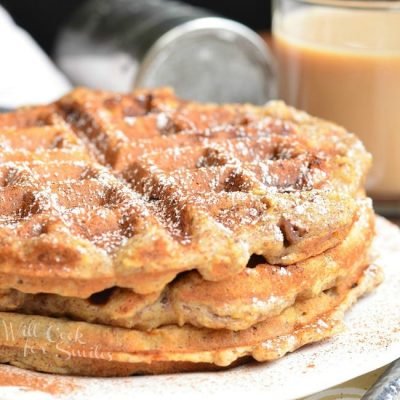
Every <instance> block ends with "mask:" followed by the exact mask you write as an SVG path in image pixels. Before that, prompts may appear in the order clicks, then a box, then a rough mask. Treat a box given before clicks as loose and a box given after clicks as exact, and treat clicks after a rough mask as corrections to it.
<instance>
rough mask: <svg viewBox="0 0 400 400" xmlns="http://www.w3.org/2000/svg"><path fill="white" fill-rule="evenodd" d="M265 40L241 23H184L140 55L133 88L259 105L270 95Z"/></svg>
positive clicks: (209, 20)
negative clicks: (166, 89)
mask: <svg viewBox="0 0 400 400" xmlns="http://www.w3.org/2000/svg"><path fill="white" fill-rule="evenodd" d="M274 82H275V80H274V67H273V60H272V57H271V54H270V51H269V49H268V47H267V44H266V43H265V42H264V41H263V40H262V39H261V38H260V37H259V36H258V35H257V34H256V33H255V32H253V31H252V30H250V29H249V28H247V27H245V26H244V25H242V24H240V23H238V22H234V21H231V20H228V19H224V18H219V17H205V18H198V19H195V20H191V21H188V22H185V23H183V24H181V25H178V26H176V27H175V28H173V29H171V30H169V31H168V32H167V33H165V34H164V35H162V36H161V37H160V38H159V39H158V40H157V41H156V42H155V43H154V44H153V45H152V46H151V48H150V49H149V51H148V52H147V54H146V55H145V57H144V59H143V62H142V63H141V66H140V69H139V71H138V73H137V75H136V79H135V82H134V86H135V87H157V86H172V87H173V88H174V89H175V91H176V93H177V94H178V95H179V96H181V97H183V98H191V99H195V100H197V101H212V102H251V103H255V104H262V103H264V102H266V101H267V100H270V99H271V98H273V97H274V95H275V83H274Z"/></svg>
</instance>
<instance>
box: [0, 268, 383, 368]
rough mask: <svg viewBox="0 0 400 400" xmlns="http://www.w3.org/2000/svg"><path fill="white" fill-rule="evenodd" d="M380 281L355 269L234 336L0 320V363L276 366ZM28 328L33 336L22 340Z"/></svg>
mask: <svg viewBox="0 0 400 400" xmlns="http://www.w3.org/2000/svg"><path fill="white" fill-rule="evenodd" d="M380 280H381V276H380V273H379V270H377V269H375V267H374V266H371V267H368V268H366V269H365V268H364V270H363V269H361V271H358V273H357V274H356V275H355V276H352V277H351V279H349V278H348V279H345V280H343V281H342V282H341V283H340V284H338V285H337V286H336V287H335V288H334V289H333V290H331V291H328V292H326V293H324V292H322V293H321V294H320V295H318V296H316V297H313V298H311V299H308V300H303V301H298V302H296V303H295V304H294V305H293V306H291V307H288V308H287V309H286V310H285V311H284V312H283V313H281V314H280V315H279V316H276V317H273V318H270V319H268V320H266V321H265V322H261V323H259V324H256V325H253V326H252V327H251V328H249V329H246V330H242V331H237V332H234V331H227V330H223V329H222V330H211V329H206V328H202V329H201V328H195V327H191V326H185V327H177V326H174V325H170V326H166V327H163V328H159V329H154V330H152V331H151V332H142V331H137V330H133V329H132V330H129V329H123V328H111V327H106V326H100V325H93V324H88V323H86V322H71V321H66V320H63V319H61V320H60V319H54V318H47V317H39V316H26V315H19V314H13V313H0V320H1V322H2V323H3V324H4V325H5V326H7V327H8V328H9V329H8V330H3V331H1V333H0V349H1V351H0V362H3V363H10V364H12V365H16V366H19V367H23V368H30V369H36V370H40V371H46V372H55V373H60V374H77V375H92V376H93V375H94V376H124V375H132V374H143V373H170V372H180V371H198V370H208V369H218V368H223V367H226V366H229V365H232V364H233V363H238V362H243V361H246V360H247V358H246V357H249V356H251V357H253V358H255V359H256V360H258V361H269V360H275V359H277V358H280V357H282V356H283V355H284V354H286V353H287V352H290V351H294V350H295V349H297V348H299V347H301V346H303V345H305V344H307V343H310V342H315V341H318V340H322V339H324V338H327V337H329V336H331V335H333V334H334V333H337V332H338V331H340V330H341V322H342V319H343V313H344V311H345V310H346V309H347V308H348V307H350V306H351V305H352V303H354V302H355V301H356V300H357V298H358V297H360V296H361V295H363V294H364V293H366V292H368V291H369V290H371V289H372V288H373V287H374V286H376V285H377V284H378V283H379V282H380ZM10 327H13V329H14V332H15V333H14V334H12V333H11V331H10ZM28 327H30V331H28V332H34V335H33V333H31V335H29V333H26V332H27V329H28ZM23 332H25V333H23Z"/></svg>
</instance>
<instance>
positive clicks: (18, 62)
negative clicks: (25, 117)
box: [0, 6, 71, 108]
mask: <svg viewBox="0 0 400 400" xmlns="http://www.w3.org/2000/svg"><path fill="white" fill-rule="evenodd" d="M0 54H1V58H0V107H4V108H15V107H18V106H22V105H31V104H42V103H49V102H51V101H53V100H55V99H57V98H58V97H60V96H62V95H63V94H65V93H66V92H68V91H69V90H70V88H71V86H70V84H69V82H68V81H67V79H66V78H65V77H64V76H63V75H62V74H61V73H60V72H59V71H58V70H57V69H56V67H55V66H54V64H53V63H52V62H51V60H50V59H49V58H48V57H47V55H46V54H45V53H44V52H43V50H42V49H41V48H40V47H39V46H38V45H37V44H36V43H35V42H34V40H33V39H32V37H31V36H29V35H28V34H27V33H26V32H25V31H24V30H22V29H21V28H19V27H18V26H16V25H15V24H14V22H13V21H12V19H11V18H10V16H9V15H8V14H7V12H6V11H5V10H4V9H3V8H2V7H1V6H0Z"/></svg>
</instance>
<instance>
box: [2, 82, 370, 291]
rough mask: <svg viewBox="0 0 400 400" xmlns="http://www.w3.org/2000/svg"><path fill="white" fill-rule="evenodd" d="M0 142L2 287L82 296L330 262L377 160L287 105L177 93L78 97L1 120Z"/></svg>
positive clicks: (336, 131) (79, 92) (340, 132)
mask: <svg viewBox="0 0 400 400" xmlns="http://www.w3.org/2000/svg"><path fill="white" fill-rule="evenodd" d="M0 138H1V147H2V151H1V153H0V161H1V164H0V165H1V178H0V182H1V184H2V187H1V189H0V190H1V192H2V196H1V197H0V216H1V228H0V287H2V288H14V289H18V290H21V291H23V292H26V293H39V292H46V293H55V294H60V295H63V296H71V297H81V298H85V297H88V296H90V295H91V294H93V293H96V292H99V291H101V290H103V289H106V288H108V287H112V286H119V287H125V288H129V289H132V290H133V291H134V292H135V293H139V294H147V293H153V292H157V291H160V290H162V289H163V288H164V287H165V285H166V284H167V283H168V282H170V281H172V280H173V279H174V278H175V276H176V275H177V274H178V273H181V272H183V271H188V270H193V269H196V270H197V271H198V272H199V273H200V274H201V276H202V277H203V278H204V279H206V280H211V281H218V280H223V279H226V278H228V277H230V276H234V275H236V274H238V273H240V272H241V271H243V270H244V269H245V267H246V265H247V263H248V261H249V259H250V257H251V256H252V255H253V254H256V255H262V256H263V257H264V258H265V259H266V260H267V261H268V262H269V263H271V264H282V265H289V264H293V263H295V262H299V261H301V260H304V259H307V258H309V257H311V256H313V255H317V254H320V253H322V252H323V251H325V250H327V249H329V248H331V247H334V246H335V245H337V244H338V243H339V242H340V241H341V240H343V238H344V237H345V236H346V235H347V234H348V232H349V230H350V229H351V226H352V224H353V222H354V219H355V215H356V209H357V207H356V203H355V200H354V196H355V194H356V193H357V192H358V191H359V190H362V185H363V180H364V177H365V174H366V171H367V169H368V166H369V164H370V156H369V155H368V153H366V152H365V150H364V148H363V147H362V145H361V144H360V142H359V141H358V140H357V139H356V138H355V137H354V136H353V135H351V134H349V133H347V132H346V131H345V130H343V129H341V128H338V127H336V126H334V125H332V124H328V123H325V122H322V121H320V120H316V119H313V118H311V117H309V116H307V115H306V114H303V113H300V112H297V111H295V110H293V109H290V108H287V107H286V106H284V105H283V104H282V103H271V104H269V105H267V106H265V107H255V106H250V105H244V106H240V105H236V106H235V105H231V106H229V105H226V106H217V105H200V104H198V103H190V102H184V101H182V100H178V99H177V98H176V97H175V96H174V95H173V94H172V93H171V92H170V91H168V90H159V91H153V92H141V91H140V92H137V93H134V94H132V95H115V94H110V93H103V92H93V91H89V90H85V89H77V90H75V91H74V92H72V93H71V94H70V95H67V96H66V97H65V98H63V99H61V100H60V101H59V102H57V103H55V104H52V105H51V106H47V107H39V108H30V109H29V108H28V109H23V110H20V111H17V112H16V113H13V114H5V115H2V116H1V118H0ZM349 182H351V184H349Z"/></svg>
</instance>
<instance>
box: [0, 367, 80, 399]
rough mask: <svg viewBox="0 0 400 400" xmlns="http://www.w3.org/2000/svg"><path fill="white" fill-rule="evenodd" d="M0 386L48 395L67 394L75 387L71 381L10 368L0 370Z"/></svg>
mask: <svg viewBox="0 0 400 400" xmlns="http://www.w3.org/2000/svg"><path fill="white" fill-rule="evenodd" d="M0 386H11V387H22V388H23V389H25V390H32V391H40V392H45V393H49V394H53V395H56V394H68V393H71V392H72V391H74V390H75V389H76V388H77V386H76V384H75V383H74V382H73V381H72V380H71V379H68V381H67V379H66V378H60V377H56V376H54V377H53V376H51V377H50V376H40V375H39V374H37V373H34V372H31V371H22V370H17V369H14V368H12V369H11V368H10V367H2V368H1V369H0Z"/></svg>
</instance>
